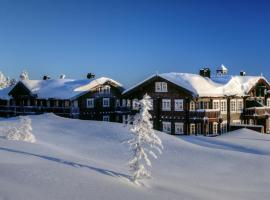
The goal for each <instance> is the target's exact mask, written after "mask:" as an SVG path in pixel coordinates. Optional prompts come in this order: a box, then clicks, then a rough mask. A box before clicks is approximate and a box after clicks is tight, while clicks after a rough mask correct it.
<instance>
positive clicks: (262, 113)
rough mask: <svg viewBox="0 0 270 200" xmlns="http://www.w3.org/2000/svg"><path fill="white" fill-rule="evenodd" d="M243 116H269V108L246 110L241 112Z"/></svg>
mask: <svg viewBox="0 0 270 200" xmlns="http://www.w3.org/2000/svg"><path fill="white" fill-rule="evenodd" d="M243 116H245V117H256V116H270V108H269V107H253V108H246V109H244V111H243Z"/></svg>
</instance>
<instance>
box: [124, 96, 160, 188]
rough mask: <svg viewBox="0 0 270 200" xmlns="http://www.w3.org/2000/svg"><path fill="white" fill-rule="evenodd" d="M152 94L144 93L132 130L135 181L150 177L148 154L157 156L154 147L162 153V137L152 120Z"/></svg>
mask: <svg viewBox="0 0 270 200" xmlns="http://www.w3.org/2000/svg"><path fill="white" fill-rule="evenodd" d="M150 99H151V98H150V96H148V95H147V94H146V95H144V97H143V99H142V100H141V101H140V102H139V113H137V114H136V115H135V116H134V120H133V122H132V123H133V124H132V127H131V129H130V130H131V132H132V133H133V138H132V139H130V140H129V141H128V144H129V145H130V149H131V151H132V154H133V157H132V159H131V160H130V161H129V167H130V170H131V172H132V173H133V181H134V182H135V183H139V182H138V181H139V180H140V179H143V178H150V177H151V174H150V170H149V168H150V167H151V166H152V164H151V161H150V160H149V157H148V154H150V155H151V156H152V157H154V158H157V155H156V154H155V152H154V151H152V149H154V150H155V151H157V152H158V153H160V154H161V153H162V149H163V145H162V141H161V140H160V138H159V137H158V136H157V135H156V134H155V131H154V130H153V125H152V123H151V121H150V119H151V114H150V113H149V110H150V109H151V107H152V105H151V101H150Z"/></svg>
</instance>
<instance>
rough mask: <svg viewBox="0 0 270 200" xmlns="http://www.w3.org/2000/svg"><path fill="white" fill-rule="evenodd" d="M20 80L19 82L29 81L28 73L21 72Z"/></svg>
mask: <svg viewBox="0 0 270 200" xmlns="http://www.w3.org/2000/svg"><path fill="white" fill-rule="evenodd" d="M20 79H21V81H23V80H29V76H28V72H27V71H26V70H23V71H22V73H21V74H20Z"/></svg>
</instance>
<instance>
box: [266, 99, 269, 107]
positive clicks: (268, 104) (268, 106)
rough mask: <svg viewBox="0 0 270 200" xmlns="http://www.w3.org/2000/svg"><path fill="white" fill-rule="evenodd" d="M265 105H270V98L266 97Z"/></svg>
mask: <svg viewBox="0 0 270 200" xmlns="http://www.w3.org/2000/svg"><path fill="white" fill-rule="evenodd" d="M266 106H267V107H270V98H268V99H267V104H266Z"/></svg>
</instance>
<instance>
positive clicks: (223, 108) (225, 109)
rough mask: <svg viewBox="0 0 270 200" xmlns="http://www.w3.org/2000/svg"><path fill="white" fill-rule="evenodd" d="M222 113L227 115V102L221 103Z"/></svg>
mask: <svg viewBox="0 0 270 200" xmlns="http://www.w3.org/2000/svg"><path fill="white" fill-rule="evenodd" d="M220 111H221V113H223V114H227V100H221V101H220Z"/></svg>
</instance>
